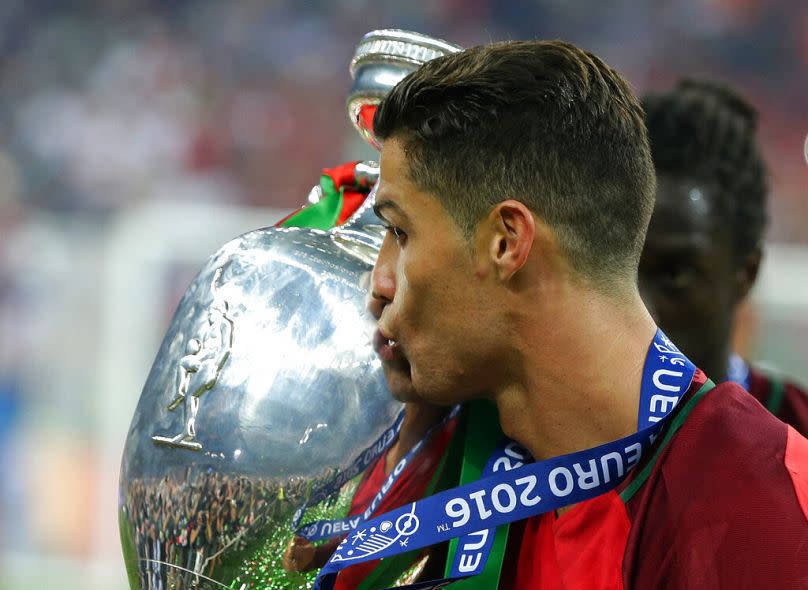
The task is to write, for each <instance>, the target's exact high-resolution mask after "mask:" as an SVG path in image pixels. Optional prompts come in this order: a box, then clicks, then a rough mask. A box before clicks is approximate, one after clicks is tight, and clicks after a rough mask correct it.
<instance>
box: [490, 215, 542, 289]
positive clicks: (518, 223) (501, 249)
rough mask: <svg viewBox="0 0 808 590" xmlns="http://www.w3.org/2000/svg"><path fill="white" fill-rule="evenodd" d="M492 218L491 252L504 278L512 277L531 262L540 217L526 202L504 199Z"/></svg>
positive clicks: (491, 258)
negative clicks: (529, 257)
mask: <svg viewBox="0 0 808 590" xmlns="http://www.w3.org/2000/svg"><path fill="white" fill-rule="evenodd" d="M488 221H489V222H490V224H491V225H490V227H491V229H492V231H491V232H490V234H489V240H490V241H489V244H488V254H489V257H490V260H491V262H492V264H493V265H494V268H495V269H496V272H497V275H498V277H499V278H500V279H501V280H505V281H507V280H509V279H510V278H511V277H513V275H515V274H516V273H517V272H518V271H519V270H520V269H521V268H522V267H523V266H524V265H525V263H526V262H527V258H528V256H529V255H530V250H531V248H533V240H534V239H535V237H536V220H535V219H534V218H533V213H531V211H530V209H528V208H527V207H526V206H525V205H524V204H523V203H520V202H519V201H515V200H508V201H502V202H501V203H499V204H497V206H496V207H494V209H493V210H492V211H491V213H490V215H489V217H488Z"/></svg>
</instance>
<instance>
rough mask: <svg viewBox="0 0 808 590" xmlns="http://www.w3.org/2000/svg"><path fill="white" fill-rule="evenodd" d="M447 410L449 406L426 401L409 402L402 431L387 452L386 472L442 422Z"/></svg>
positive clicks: (391, 469)
mask: <svg viewBox="0 0 808 590" xmlns="http://www.w3.org/2000/svg"><path fill="white" fill-rule="evenodd" d="M447 412H449V408H446V407H442V406H433V405H431V404H427V403H425V402H409V403H407V404H406V406H405V412H404V421H403V422H402V423H401V431H400V432H399V434H398V438H397V439H396V441H395V442H394V443H393V445H392V446H391V447H390V450H389V451H388V452H387V457H386V459H385V465H384V472H385V473H386V474H388V475H389V474H390V472H391V471H393V468H394V467H395V466H396V465H397V464H398V462H399V461H401V459H403V458H404V456H405V455H406V454H407V453H408V452H409V451H410V449H412V448H413V447H414V446H415V445H416V444H418V442H419V441H420V440H421V439H422V438H423V437H424V436H425V435H426V433H427V432H428V431H429V429H430V428H432V427H433V426H434V425H435V424H437V423H438V422H440V420H441V419H442V418H443V417H444V416H445V415H446V414H447Z"/></svg>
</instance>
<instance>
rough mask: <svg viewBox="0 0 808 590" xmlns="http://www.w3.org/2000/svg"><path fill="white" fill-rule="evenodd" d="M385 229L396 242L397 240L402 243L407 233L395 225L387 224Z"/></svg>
mask: <svg viewBox="0 0 808 590" xmlns="http://www.w3.org/2000/svg"><path fill="white" fill-rule="evenodd" d="M387 231H388V232H389V233H390V234H392V235H393V238H395V240H396V242H398V243H399V244H403V243H404V242H405V241H406V239H407V234H406V233H404V231H403V230H402V229H401V228H400V227H396V226H394V225H388V226H387Z"/></svg>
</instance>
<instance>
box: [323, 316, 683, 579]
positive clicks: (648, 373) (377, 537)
mask: <svg viewBox="0 0 808 590" xmlns="http://www.w3.org/2000/svg"><path fill="white" fill-rule="evenodd" d="M695 372H696V367H695V366H694V365H693V363H691V362H690V361H689V360H688V359H687V358H686V357H685V356H684V354H682V353H681V351H679V349H678V348H676V346H675V345H674V344H673V343H672V342H671V341H670V340H669V339H668V338H667V337H666V336H665V335H664V334H663V333H662V331H661V330H658V331H657V333H656V335H655V336H654V340H653V342H652V343H651V345H650V347H649V349H648V354H647V356H646V360H645V365H644V367H643V378H642V387H641V390H640V407H639V411H638V432H635V433H634V434H632V435H629V436H627V437H624V438H622V439H619V440H616V441H612V442H609V443H606V444H603V445H600V446H598V447H594V448H592V449H587V450H584V451H578V452H575V453H570V454H568V455H562V456H560V457H553V458H551V459H546V460H544V461H540V462H532V463H527V464H523V465H518V466H517V463H518V462H522V461H521V460H519V461H513V459H515V457H510V456H509V455H508V449H509V446H508V444H509V443H508V442H506V443H503V444H502V445H500V446H499V447H498V448H497V451H495V452H494V453H493V454H492V456H491V458H490V460H489V463H488V465H487V466H486V470H485V471H486V472H488V471H489V465H490V472H491V474H490V475H488V476H486V477H482V478H481V479H479V480H477V481H476V482H473V483H470V484H467V485H464V486H460V487H457V488H454V489H451V490H446V491H444V492H441V493H438V494H435V495H433V496H430V497H428V498H425V499H423V500H420V501H418V502H413V503H411V504H408V505H406V506H404V507H401V508H398V509H396V510H392V511H390V512H387V513H385V514H382V515H381V516H378V517H376V518H373V519H370V520H367V521H365V522H363V523H362V524H361V526H359V527H357V528H356V529H355V530H354V531H353V532H352V533H351V534H349V535H348V536H347V537H346V538H345V539H343V541H342V542H341V543H340V545H339V546H338V547H337V549H336V550H335V551H334V553H333V555H332V556H331V558H330V559H329V561H328V563H326V565H325V567H323V569H322V570H321V571H320V574H319V575H318V577H317V580H316V581H315V584H314V588H315V590H332V588H333V586H334V581H335V579H336V575H337V573H338V572H339V571H340V570H342V569H344V568H345V567H348V566H350V565H354V564H356V563H362V562H365V561H369V560H373V559H379V558H384V557H390V556H393V555H396V554H399V553H404V552H406V551H412V550H413V549H420V548H422V547H427V546H429V545H434V544H436V543H440V542H443V541H447V540H449V539H453V538H455V537H461V538H462V541H465V543H463V542H461V545H460V550H459V551H458V553H457V555H456V558H455V562H454V564H453V566H452V570H451V573H450V576H449V577H447V578H444V579H441V580H435V581H431V582H424V583H420V584H414V585H411V586H407V588H412V589H416V588H417V589H426V588H441V587H443V586H445V585H447V584H449V583H451V582H454V581H456V580H459V579H462V578H464V577H468V576H471V575H474V574H475V573H478V572H479V571H481V570H482V568H483V567H484V565H485V561H486V560H487V557H488V552H489V551H490V547H491V543H490V540H492V538H493V535H492V533H493V528H495V527H497V526H499V525H501V524H506V523H510V522H514V521H517V520H522V519H525V518H529V517H531V516H536V515H538V514H542V513H545V512H550V511H552V510H557V509H559V508H563V507H565V506H569V505H571V504H577V503H579V502H583V501H585V500H589V499H591V498H594V497H596V496H599V495H601V494H604V493H606V492H608V491H609V490H612V489H614V488H615V487H616V486H617V485H619V484H620V482H622V481H623V480H624V479H625V478H626V476H627V474H628V472H629V471H630V470H631V469H632V468H633V467H634V466H636V465H637V464H638V463H639V462H640V459H641V458H642V456H643V454H644V453H645V451H647V450H648V448H649V447H650V446H651V445H653V443H654V440H656V437H657V435H658V434H659V432H660V430H661V429H662V427H663V426H664V424H665V419H666V418H667V417H668V416H669V415H670V414H671V412H672V411H673V409H674V408H675V407H676V405H677V404H678V402H679V400H680V399H681V398H682V396H683V395H684V394H685V393H686V392H687V390H688V388H689V387H690V383H691V382H692V380H693V375H694V374H695ZM516 450H517V447H510V452H511V453H512V454H513V453H515V452H516ZM525 455H526V453H525ZM508 457H510V462H511V465H512V468H511V469H506V468H504V463H505V462H507V461H508V460H509V459H507V458H508ZM525 458H526V459H528V460H529V458H528V457H525ZM497 461H500V462H501V464H502V465H503V468H502V469H501V470H500V469H495V467H494V466H495V465H496V464H497Z"/></svg>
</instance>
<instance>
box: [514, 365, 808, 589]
mask: <svg viewBox="0 0 808 590" xmlns="http://www.w3.org/2000/svg"><path fill="white" fill-rule="evenodd" d="M704 379H705V378H704V376H703V374H702V373H701V372H700V371H699V372H698V373H697V379H696V381H695V382H694V385H693V386H691V389H690V391H689V392H688V394H687V396H686V397H685V398H683V400H682V401H681V402H680V405H679V407H678V408H677V410H676V411H675V413H674V415H673V416H672V417H671V422H670V423H669V426H668V427H667V429H668V430H670V429H671V427H672V426H673V424H674V423H675V422H676V421H677V419H678V420H679V421H680V422H681V426H680V427H679V429H678V430H677V431H676V432H675V433H674V434H673V435H672V436H671V437H670V438H669V439H667V437H666V435H665V432H663V434H662V435H660V440H659V442H658V443H657V447H656V448H652V449H651V451H650V452H649V454H648V455H647V456H646V457H645V458H644V459H643V461H642V462H641V463H640V465H638V466H637V467H636V468H635V470H634V471H633V472H632V475H631V476H630V477H629V479H628V480H627V481H626V482H624V483H623V484H622V485H621V486H620V488H618V489H617V490H615V491H612V492H609V493H607V494H604V495H603V496H600V497H598V498H595V499H592V500H589V501H587V502H582V503H581V504H578V505H576V506H574V507H572V508H571V509H570V510H568V511H567V512H565V513H563V514H562V515H561V516H560V517H556V516H555V515H554V514H546V515H542V516H539V517H535V518H532V519H528V520H527V521H525V522H523V523H518V525H514V526H513V527H512V536H511V539H510V541H509V556H508V558H506V563H505V564H504V572H503V581H502V583H501V584H500V588H503V589H507V590H511V589H513V590H517V589H518V590H522V589H525V588H530V589H531V590H561V589H565V590H572V589H575V590H578V589H610V590H611V589H621V590H627V589H630V588H631V589H637V590H644V589H646V588H649V589H650V588H654V589H659V588H664V589H668V590H680V589H681V590H685V589H687V590H701V589H703V590H708V589H709V590H714V589H723V588H727V589H736V588H750V589H753V588H754V589H757V588H778V589H779V588H789V589H792V588H793V589H796V588H808V516H806V514H807V513H808V441H807V440H806V439H804V438H803V437H801V436H800V435H799V434H797V433H796V432H795V431H794V430H793V429H792V428H790V427H788V426H786V425H785V424H783V423H782V422H780V421H779V420H777V419H775V418H774V417H773V416H772V415H771V414H769V413H768V412H766V411H765V410H764V409H763V408H762V407H761V406H760V404H758V403H756V402H755V401H754V400H753V399H752V398H751V397H750V396H749V395H748V394H747V393H746V392H745V391H744V390H743V389H742V388H741V387H739V386H738V385H736V384H734V383H723V384H721V385H718V386H716V387H715V388H714V389H713V390H712V391H710V392H708V393H706V394H705V395H704V396H703V398H701V399H696V397H695V392H696V390H697V389H698V388H700V386H701V384H702V383H703V382H704ZM666 439H667V440H666Z"/></svg>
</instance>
